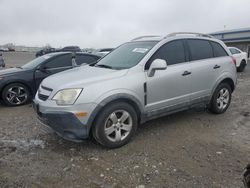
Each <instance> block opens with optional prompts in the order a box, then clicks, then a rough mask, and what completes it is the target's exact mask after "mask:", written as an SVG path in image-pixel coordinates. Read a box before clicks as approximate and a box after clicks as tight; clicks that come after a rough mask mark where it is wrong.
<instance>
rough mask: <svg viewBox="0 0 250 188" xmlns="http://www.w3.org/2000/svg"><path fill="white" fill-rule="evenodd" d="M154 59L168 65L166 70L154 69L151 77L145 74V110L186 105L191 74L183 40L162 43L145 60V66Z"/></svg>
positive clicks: (161, 109) (173, 108)
mask: <svg viewBox="0 0 250 188" xmlns="http://www.w3.org/2000/svg"><path fill="white" fill-rule="evenodd" d="M155 59H164V60H166V62H167V65H168V66H167V69H166V70H158V71H156V72H155V74H154V76H153V77H148V76H147V74H146V82H147V105H146V107H145V108H146V111H147V112H148V113H150V112H153V111H155V112H156V113H157V112H164V111H165V110H166V111H171V110H176V109H178V108H182V107H187V106H188V104H189V100H190V98H189V94H190V93H191V90H190V80H191V77H192V74H191V71H190V65H189V62H187V58H186V53H185V48H184V42H183V40H174V41H171V42H168V43H166V44H164V45H163V46H162V47H161V48H160V49H159V50H158V51H156V53H155V54H154V55H153V56H152V58H151V59H150V60H149V61H148V62H147V64H146V66H145V68H146V69H148V68H149V67H150V64H151V63H152V61H153V60H155Z"/></svg>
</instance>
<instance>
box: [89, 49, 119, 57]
mask: <svg viewBox="0 0 250 188" xmlns="http://www.w3.org/2000/svg"><path fill="white" fill-rule="evenodd" d="M113 49H114V48H101V49H97V50H94V51H93V52H92V53H93V54H96V55H100V56H105V55H107V54H108V53H110V52H111V51H112V50H113Z"/></svg>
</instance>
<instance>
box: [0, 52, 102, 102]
mask: <svg viewBox="0 0 250 188" xmlns="http://www.w3.org/2000/svg"><path fill="white" fill-rule="evenodd" d="M74 56H75V60H74V62H76V63H77V65H81V64H83V63H86V64H90V63H93V62H95V61H97V60H98V59H99V58H100V56H97V55H93V54H87V53H74ZM72 62H73V61H72V53H70V52H57V53H51V54H46V55H43V56H41V57H38V58H36V59H34V60H32V61H30V62H29V63H27V64H25V65H23V66H22V67H16V68H10V69H5V70H1V71H0V96H1V99H2V100H3V102H4V103H5V104H6V105H8V106H18V105H22V104H25V103H27V102H29V101H30V100H31V99H32V97H33V96H34V95H35V93H36V91H37V89H38V87H39V85H40V83H41V81H42V80H43V79H44V78H46V77H48V76H50V75H52V74H55V73H58V72H61V71H64V70H67V69H71V68H73V67H74V66H72Z"/></svg>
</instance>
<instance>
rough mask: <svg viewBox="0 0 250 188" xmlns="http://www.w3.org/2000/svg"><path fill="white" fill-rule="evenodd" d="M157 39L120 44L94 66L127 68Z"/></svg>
mask: <svg viewBox="0 0 250 188" xmlns="http://www.w3.org/2000/svg"><path fill="white" fill-rule="evenodd" d="M156 43H157V41H143V42H129V43H125V44H123V45H121V46H120V47H118V48H117V49H115V50H114V51H112V52H111V53H109V54H108V55H106V56H105V57H104V58H102V59H101V60H100V61H99V62H98V63H97V64H96V65H95V66H97V67H103V68H110V69H118V70H120V69H129V68H131V67H133V66H135V65H137V64H138V63H139V62H140V61H141V60H142V58H143V57H144V56H145V55H146V54H147V53H148V52H149V51H150V50H151V49H152V48H153V47H154V46H155V45H156Z"/></svg>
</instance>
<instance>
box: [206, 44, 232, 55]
mask: <svg viewBox="0 0 250 188" xmlns="http://www.w3.org/2000/svg"><path fill="white" fill-rule="evenodd" d="M210 43H211V45H212V47H213V50H214V57H223V56H228V54H227V52H226V51H225V49H224V48H223V47H222V46H221V45H220V44H219V43H217V42H211V41H210Z"/></svg>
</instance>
